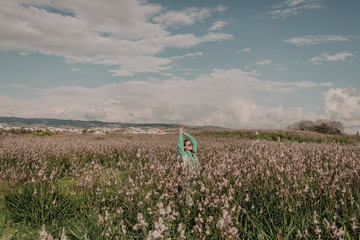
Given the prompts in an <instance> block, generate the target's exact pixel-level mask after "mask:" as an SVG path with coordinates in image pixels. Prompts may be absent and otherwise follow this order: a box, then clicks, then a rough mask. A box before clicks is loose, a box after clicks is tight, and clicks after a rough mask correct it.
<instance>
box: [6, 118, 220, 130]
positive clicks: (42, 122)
mask: <svg viewBox="0 0 360 240" xmlns="http://www.w3.org/2000/svg"><path fill="white" fill-rule="evenodd" d="M0 125H3V126H4V127H24V128H28V127H39V128H47V127H56V128H86V129H89V128H128V127H151V128H174V129H175V128H178V127H179V125H180V124H167V123H144V124H139V123H119V122H102V121H82V120H64V119H51V118H19V117H0ZM184 126H186V127H187V128H188V129H192V130H205V129H226V128H223V127H217V126H189V125H184Z"/></svg>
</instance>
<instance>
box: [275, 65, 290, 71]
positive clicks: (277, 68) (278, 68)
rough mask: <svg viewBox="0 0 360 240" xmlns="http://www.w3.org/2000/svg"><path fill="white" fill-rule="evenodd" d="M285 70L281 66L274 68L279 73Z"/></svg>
mask: <svg viewBox="0 0 360 240" xmlns="http://www.w3.org/2000/svg"><path fill="white" fill-rule="evenodd" d="M286 69H287V68H286V67H285V66H283V65H277V66H276V71H279V72H283V71H285V70H286Z"/></svg>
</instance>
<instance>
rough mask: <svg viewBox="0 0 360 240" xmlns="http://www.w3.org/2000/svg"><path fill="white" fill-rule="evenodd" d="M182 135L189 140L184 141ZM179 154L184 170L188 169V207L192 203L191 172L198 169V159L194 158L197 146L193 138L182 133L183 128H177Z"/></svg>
mask: <svg viewBox="0 0 360 240" xmlns="http://www.w3.org/2000/svg"><path fill="white" fill-rule="evenodd" d="M183 134H184V135H185V136H186V137H187V138H188V139H189V140H188V139H186V140H184V139H183ZM178 147H179V153H180V158H181V160H182V161H183V164H184V165H185V169H186V168H187V167H189V172H188V173H189V174H187V173H186V176H187V177H186V178H187V184H186V193H185V194H186V205H187V206H188V205H190V202H192V198H191V192H192V182H193V174H192V173H193V171H194V170H196V169H198V168H199V163H198V158H197V157H196V155H195V154H196V151H197V144H196V141H195V138H193V137H192V136H191V135H190V134H187V133H185V132H184V131H183V127H179V142H178Z"/></svg>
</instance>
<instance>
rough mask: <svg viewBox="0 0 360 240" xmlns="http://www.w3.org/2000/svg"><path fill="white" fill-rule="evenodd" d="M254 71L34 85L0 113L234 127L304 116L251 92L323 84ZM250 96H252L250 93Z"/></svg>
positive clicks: (3, 102)
mask: <svg viewBox="0 0 360 240" xmlns="http://www.w3.org/2000/svg"><path fill="white" fill-rule="evenodd" d="M258 77H259V74H257V73H256V72H244V71H241V70H239V69H230V70H222V69H215V70H214V71H213V72H212V73H210V74H207V75H202V76H200V77H198V78H196V79H194V80H186V79H182V78H176V79H169V80H165V81H160V80H157V79H149V80H147V81H135V80H134V81H124V82H121V83H117V84H108V85H103V86H100V87H98V88H86V87H67V86H63V87H57V88H52V89H42V90H41V89H40V90H39V89H36V90H34V91H36V93H37V94H38V96H39V97H37V98H33V99H28V100H26V101H19V100H14V99H11V98H7V97H1V96H0V115H3V116H20V117H48V118H67V119H82V120H101V121H116V122H137V123H149V122H167V123H188V124H195V125H218V126H228V127H235V128H245V127H246V128H280V127H285V126H286V125H288V124H289V123H291V122H294V121H297V120H298V119H301V118H305V117H308V115H307V113H304V112H303V111H302V110H301V109H300V108H295V109H292V110H285V109H284V108H283V107H282V106H281V105H280V106H275V107H270V108H267V107H264V106H261V105H259V104H257V103H256V102H254V101H253V100H250V99H254V98H253V97H254V95H253V94H255V93H254V92H255V91H256V92H259V91H266V92H282V93H289V94H291V92H293V91H294V90H298V89H308V88H314V87H321V86H324V85H322V84H317V83H314V82H305V81H303V82H279V81H278V82H273V81H262V80H259V79H258ZM255 99H256V98H255Z"/></svg>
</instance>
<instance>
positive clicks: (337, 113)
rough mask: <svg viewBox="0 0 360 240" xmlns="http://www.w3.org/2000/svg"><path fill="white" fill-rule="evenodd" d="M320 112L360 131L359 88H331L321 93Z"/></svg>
mask: <svg viewBox="0 0 360 240" xmlns="http://www.w3.org/2000/svg"><path fill="white" fill-rule="evenodd" d="M320 113H321V114H323V115H324V116H326V117H327V118H328V119H334V120H337V121H340V122H342V123H343V124H344V125H345V126H346V127H347V128H354V129H358V130H359V131H360V90H359V89H355V88H347V89H342V88H331V89H329V90H328V91H327V92H325V93H324V95H323V106H322V108H321V110H320Z"/></svg>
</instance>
